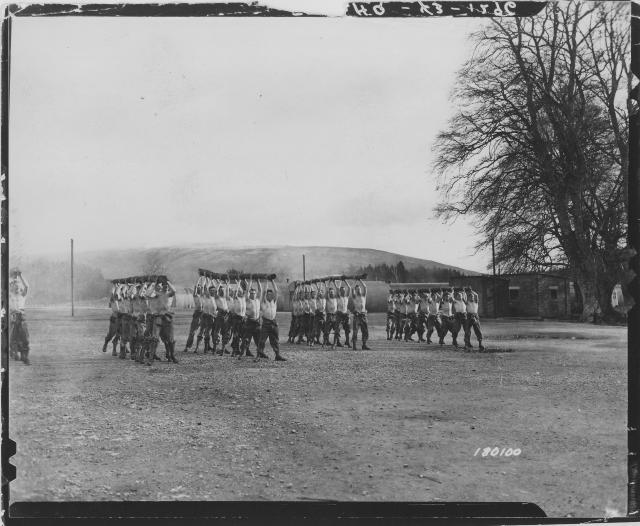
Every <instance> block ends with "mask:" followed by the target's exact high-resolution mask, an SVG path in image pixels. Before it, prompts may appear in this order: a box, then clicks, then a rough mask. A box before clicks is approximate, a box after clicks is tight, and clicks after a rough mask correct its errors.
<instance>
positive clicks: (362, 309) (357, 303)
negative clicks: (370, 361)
mask: <svg viewBox="0 0 640 526" xmlns="http://www.w3.org/2000/svg"><path fill="white" fill-rule="evenodd" d="M351 297H352V299H353V334H352V339H351V344H352V346H353V350H354V351H355V350H356V341H357V340H358V329H360V331H361V332H362V350H363V351H369V350H371V349H369V347H367V340H368V339H369V325H368V323H367V286H366V285H365V284H364V281H362V280H361V279H357V280H356V284H355V286H354V288H353V292H352V296H351Z"/></svg>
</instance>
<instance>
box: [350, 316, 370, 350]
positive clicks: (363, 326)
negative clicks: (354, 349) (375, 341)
mask: <svg viewBox="0 0 640 526" xmlns="http://www.w3.org/2000/svg"><path fill="white" fill-rule="evenodd" d="M358 329H360V331H361V332H362V345H365V344H366V343H367V340H368V339H369V324H368V323H367V314H366V313H364V312H354V313H353V337H352V340H351V342H352V343H353V345H355V344H356V340H357V339H358Z"/></svg>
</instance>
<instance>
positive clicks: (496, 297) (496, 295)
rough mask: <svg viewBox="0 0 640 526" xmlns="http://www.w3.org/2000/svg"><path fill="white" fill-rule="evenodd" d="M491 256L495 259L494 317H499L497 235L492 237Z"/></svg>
mask: <svg viewBox="0 0 640 526" xmlns="http://www.w3.org/2000/svg"><path fill="white" fill-rule="evenodd" d="M491 256H492V259H493V317H494V318H497V317H498V289H497V287H496V243H495V236H494V237H492V238H491Z"/></svg>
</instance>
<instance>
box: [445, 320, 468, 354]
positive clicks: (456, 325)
mask: <svg viewBox="0 0 640 526" xmlns="http://www.w3.org/2000/svg"><path fill="white" fill-rule="evenodd" d="M466 325H467V313H466V312H456V313H455V314H454V315H453V320H452V323H451V327H450V329H449V330H450V331H451V336H453V345H455V346H456V347H457V346H458V333H459V332H460V329H462V330H463V334H464V327H466Z"/></svg>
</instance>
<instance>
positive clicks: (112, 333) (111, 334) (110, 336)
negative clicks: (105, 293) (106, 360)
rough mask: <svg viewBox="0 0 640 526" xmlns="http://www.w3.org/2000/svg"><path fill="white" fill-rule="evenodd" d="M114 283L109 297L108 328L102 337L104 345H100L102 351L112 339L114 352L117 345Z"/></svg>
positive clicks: (116, 308) (116, 309) (116, 306)
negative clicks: (109, 313) (109, 314)
mask: <svg viewBox="0 0 640 526" xmlns="http://www.w3.org/2000/svg"><path fill="white" fill-rule="evenodd" d="M115 290H116V285H115V284H112V286H111V297H110V298H109V308H110V309H111V316H110V317H109V330H108V332H107V335H106V336H105V338H104V345H103V346H102V352H107V345H108V344H109V342H110V341H112V340H113V351H114V353H115V352H116V346H117V345H118V340H119V339H120V337H119V336H118V300H117V299H116V296H115Z"/></svg>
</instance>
